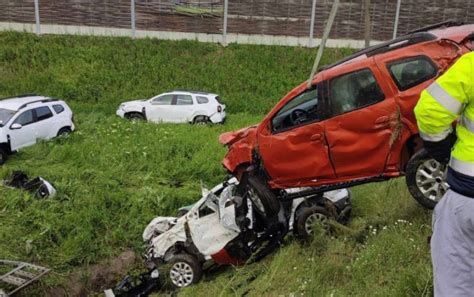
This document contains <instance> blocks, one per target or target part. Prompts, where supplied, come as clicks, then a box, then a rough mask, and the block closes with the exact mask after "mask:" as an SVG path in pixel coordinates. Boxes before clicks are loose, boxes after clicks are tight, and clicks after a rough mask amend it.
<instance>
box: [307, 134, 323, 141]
mask: <svg viewBox="0 0 474 297" xmlns="http://www.w3.org/2000/svg"><path fill="white" fill-rule="evenodd" d="M321 138H323V135H322V134H321V133H316V134H313V135H311V137H310V138H309V139H310V140H311V141H318V140H321Z"/></svg>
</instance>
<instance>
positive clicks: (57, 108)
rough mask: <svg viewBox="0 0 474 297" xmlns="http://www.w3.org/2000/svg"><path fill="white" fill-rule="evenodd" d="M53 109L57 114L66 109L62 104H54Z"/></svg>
mask: <svg viewBox="0 0 474 297" xmlns="http://www.w3.org/2000/svg"><path fill="white" fill-rule="evenodd" d="M53 109H54V111H55V112H56V113H57V114H60V113H61V112H63V111H64V107H63V106H62V105H61V104H55V105H53Z"/></svg>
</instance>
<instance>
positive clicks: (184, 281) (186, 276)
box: [169, 254, 202, 289]
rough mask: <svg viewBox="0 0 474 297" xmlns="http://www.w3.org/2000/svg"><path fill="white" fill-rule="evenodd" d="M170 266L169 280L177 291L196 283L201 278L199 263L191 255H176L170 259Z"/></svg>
mask: <svg viewBox="0 0 474 297" xmlns="http://www.w3.org/2000/svg"><path fill="white" fill-rule="evenodd" d="M170 265H171V267H170V272H169V276H170V280H171V283H172V284H173V286H174V287H176V288H178V289H179V288H184V287H187V286H190V285H192V284H194V283H197V282H198V281H199V280H200V279H201V277H202V267H201V263H199V261H198V260H197V259H196V258H195V257H193V256H191V255H188V254H178V255H176V256H174V257H173V258H172V259H171V261H170Z"/></svg>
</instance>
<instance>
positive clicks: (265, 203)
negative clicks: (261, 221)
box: [248, 175, 280, 218]
mask: <svg viewBox="0 0 474 297" xmlns="http://www.w3.org/2000/svg"><path fill="white" fill-rule="evenodd" d="M248 184H249V190H248V194H249V197H250V199H251V200H252V202H253V204H254V205H255V208H256V210H257V211H258V212H259V213H260V214H261V215H262V216H264V217H266V218H270V217H273V216H275V215H277V214H278V212H279V211H280V202H279V201H278V198H277V197H276V196H275V194H274V193H273V192H272V191H271V190H270V188H269V187H268V186H267V185H266V183H265V182H264V181H262V179H261V178H259V177H258V176H255V175H250V176H249V178H248Z"/></svg>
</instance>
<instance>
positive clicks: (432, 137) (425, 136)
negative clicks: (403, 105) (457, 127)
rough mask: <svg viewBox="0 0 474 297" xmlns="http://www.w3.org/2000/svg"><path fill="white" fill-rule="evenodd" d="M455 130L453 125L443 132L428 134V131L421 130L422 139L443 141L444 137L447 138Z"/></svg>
mask: <svg viewBox="0 0 474 297" xmlns="http://www.w3.org/2000/svg"><path fill="white" fill-rule="evenodd" d="M452 131H453V127H449V129H448V130H445V131H443V132H441V133H438V134H426V133H423V132H421V131H420V137H421V139H423V140H426V141H431V142H438V141H441V140H443V139H445V138H446V137H448V135H449V134H450V133H451V132H452Z"/></svg>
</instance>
